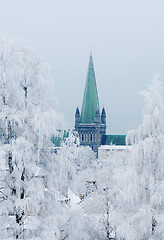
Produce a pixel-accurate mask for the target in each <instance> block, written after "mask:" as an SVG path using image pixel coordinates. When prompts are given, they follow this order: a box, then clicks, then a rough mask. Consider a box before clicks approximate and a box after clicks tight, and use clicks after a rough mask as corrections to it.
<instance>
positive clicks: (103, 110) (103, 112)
mask: <svg viewBox="0 0 164 240" xmlns="http://www.w3.org/2000/svg"><path fill="white" fill-rule="evenodd" d="M101 114H102V115H106V113H105V108H104V107H103V109H102V113H101Z"/></svg>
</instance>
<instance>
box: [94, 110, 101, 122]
mask: <svg viewBox="0 0 164 240" xmlns="http://www.w3.org/2000/svg"><path fill="white" fill-rule="evenodd" d="M94 122H95V123H97V124H99V123H100V111H99V109H98V108H97V110H96V114H95V121H94Z"/></svg>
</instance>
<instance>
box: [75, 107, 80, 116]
mask: <svg viewBox="0 0 164 240" xmlns="http://www.w3.org/2000/svg"><path fill="white" fill-rule="evenodd" d="M75 114H76V115H80V112H79V108H78V107H77V108H76V113H75Z"/></svg>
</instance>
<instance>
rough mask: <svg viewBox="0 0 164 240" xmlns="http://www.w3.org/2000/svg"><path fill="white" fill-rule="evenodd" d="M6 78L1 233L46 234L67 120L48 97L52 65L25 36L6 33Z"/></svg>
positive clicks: (1, 114)
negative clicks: (54, 138)
mask: <svg viewBox="0 0 164 240" xmlns="http://www.w3.org/2000/svg"><path fill="white" fill-rule="evenodd" d="M0 78H1V79H0V108H1V109H0V128H1V139H0V144H1V152H0V154H1V157H2V160H1V163H0V171H1V175H0V184H1V186H0V209H1V210H0V223H1V224H0V230H1V238H2V239H18V238H19V239H24V238H25V239H37V237H38V239H42V238H43V239H45V236H44V235H45V234H46V224H45V218H46V217H47V216H49V215H48V214H49V213H50V212H48V209H47V208H46V204H47V199H46V197H45V194H48V193H49V192H48V191H49V188H48V186H47V182H48V176H49V175H48V173H47V170H46V164H47V162H48V161H49V159H50V155H51V151H50V146H51V141H50V139H51V135H52V133H54V132H55V129H56V127H59V125H58V126H57V124H58V123H60V122H61V118H60V117H59V116H58V114H57V113H56V111H55V110H53V109H51V108H50V107H49V105H48V104H47V103H46V101H45V93H46V89H48V86H49V85H50V82H49V77H48V67H47V64H46V63H45V62H44V60H43V59H42V58H41V57H38V56H36V55H35V53H34V52H33V51H32V49H31V48H29V47H28V46H27V45H26V44H25V43H24V42H22V41H18V40H15V39H14V40H13V39H9V38H8V37H6V36H0ZM47 165H48V164H47ZM47 192H48V193H47ZM48 206H49V205H48ZM49 217H50V216H49ZM47 227H48V224H47ZM49 230H50V227H49ZM55 234H56V232H55V231H54V232H53V239H55Z"/></svg>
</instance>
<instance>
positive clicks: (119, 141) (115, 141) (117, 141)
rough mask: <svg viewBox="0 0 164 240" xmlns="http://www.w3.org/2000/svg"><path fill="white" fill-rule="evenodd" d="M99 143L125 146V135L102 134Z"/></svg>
mask: <svg viewBox="0 0 164 240" xmlns="http://www.w3.org/2000/svg"><path fill="white" fill-rule="evenodd" d="M101 144H102V145H116V146H126V135H103V136H102V142H101Z"/></svg>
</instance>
